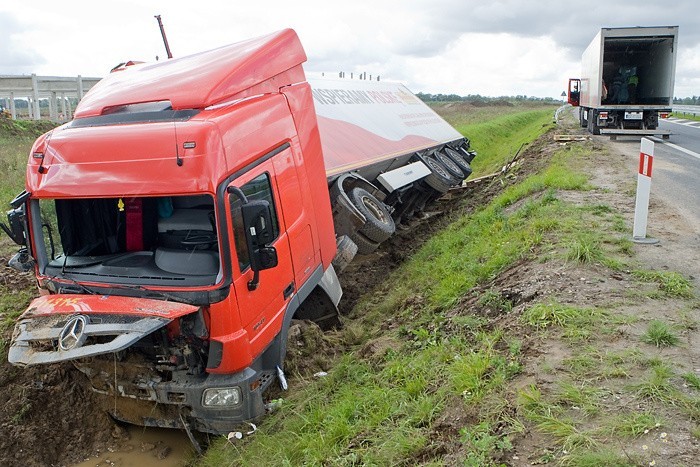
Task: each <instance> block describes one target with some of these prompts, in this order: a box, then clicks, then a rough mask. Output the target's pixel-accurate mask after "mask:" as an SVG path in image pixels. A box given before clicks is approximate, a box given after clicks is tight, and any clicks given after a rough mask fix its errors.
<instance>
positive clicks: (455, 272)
mask: <svg viewBox="0 0 700 467" xmlns="http://www.w3.org/2000/svg"><path fill="white" fill-rule="evenodd" d="M552 113H553V109H551V108H548V109H545V110H542V109H540V110H534V111H527V112H522V111H520V112H513V113H503V114H501V115H497V116H496V117H495V118H492V119H481V118H480V119H478V120H479V121H478V123H471V124H470V123H468V122H466V123H465V122H461V121H459V119H457V121H455V120H453V121H452V123H453V124H454V125H455V126H456V127H457V128H459V129H460V131H463V132H464V133H465V134H467V135H468V136H469V137H470V138H471V139H472V141H473V142H474V143H473V144H474V148H475V149H477V150H479V159H480V161H479V162H478V163H477V162H476V161H475V164H474V165H475V167H476V168H477V170H478V171H477V173H476V174H475V175H477V176H478V175H481V174H484V173H488V172H489V171H491V170H492V169H494V168H500V167H501V166H502V165H503V163H504V162H505V161H507V160H509V159H510V157H512V154H513V153H514V152H515V150H517V148H518V147H519V146H520V145H521V144H522V143H523V142H527V141H532V140H534V139H535V138H536V137H537V136H539V135H540V134H541V133H542V132H543V131H545V130H546V129H547V128H548V123H549V122H551V118H552ZM487 138H488V139H487ZM482 140H488V141H490V143H487V142H483V143H482V142H481V141H482ZM571 158H572V155H571V154H570V153H569V152H568V151H567V152H564V153H562V154H560V155H558V156H557V157H555V160H554V162H553V164H552V165H551V166H550V167H549V168H548V169H547V170H545V171H544V172H543V173H540V174H536V175H533V176H531V177H528V178H527V179H526V180H524V181H523V182H522V183H520V184H518V185H515V186H511V187H510V188H508V189H507V190H505V191H504V192H503V193H502V194H501V195H500V196H498V197H497V198H496V199H495V200H494V201H493V202H492V203H490V204H489V205H488V206H485V207H483V208H481V209H479V210H478V211H477V212H475V213H473V214H471V215H465V216H464V217H462V218H461V219H459V220H458V221H457V222H455V223H454V224H453V225H451V226H450V227H449V228H447V229H446V230H445V231H444V232H442V233H440V234H438V235H436V236H435V237H434V238H433V239H432V240H430V241H429V242H428V243H427V244H426V245H425V246H424V247H423V248H422V249H421V250H420V251H419V253H418V254H417V255H415V257H414V258H412V259H411V260H409V261H408V262H407V263H406V264H405V265H404V266H403V267H401V268H400V270H398V271H397V272H396V273H395V274H393V275H392V276H391V277H390V278H389V279H388V280H387V281H386V282H385V283H384V284H382V285H381V286H380V287H379V290H377V291H376V293H374V294H371V296H369V297H365V298H364V300H363V301H362V302H361V303H360V304H358V306H356V308H355V309H354V311H353V312H352V314H351V317H350V318H349V319H348V320H347V323H346V326H345V329H344V330H343V331H342V332H340V334H339V335H336V336H331V337H329V338H331V339H336V340H338V341H340V342H341V343H342V345H345V346H347V347H348V348H349V349H350V351H348V352H347V353H346V354H345V355H343V356H342V357H340V358H339V359H338V360H337V361H335V362H334V363H333V366H332V368H329V371H328V373H329V374H328V376H326V377H324V378H321V379H314V378H311V379H306V380H304V379H303V378H297V379H296V381H295V383H296V386H297V387H296V388H295V389H294V390H293V391H291V392H289V393H288V394H286V395H285V401H284V403H283V404H282V408H281V409H280V410H279V412H277V413H274V414H272V415H270V416H269V417H268V418H267V419H266V421H265V422H264V423H263V425H262V426H261V427H260V429H259V431H258V432H257V433H256V434H255V436H252V437H250V438H249V439H248V440H247V442H245V443H242V444H241V445H240V446H233V445H230V444H228V443H227V442H225V441H221V442H218V443H216V444H215V445H214V446H213V447H212V448H211V449H210V450H209V452H208V453H207V456H206V457H205V458H204V460H203V462H202V463H203V464H204V465H248V464H252V463H256V464H258V465H263V464H264V465H299V464H302V463H307V464H324V463H326V464H332V465H335V464H337V465H345V464H348V465H349V464H354V465H356V464H363V465H364V464H377V465H397V464H402V463H404V464H412V463H414V461H417V460H418V458H416V456H418V457H419V458H420V460H421V461H422V462H424V461H430V460H431V458H432V457H436V458H437V457H438V455H439V453H438V452H435V453H431V451H430V446H431V443H432V439H433V438H434V437H435V436H440V435H439V434H436V430H438V427H437V425H438V421H439V420H441V419H442V418H443V417H446V416H448V413H449V412H450V411H455V410H456V412H457V413H462V414H464V413H467V412H470V413H472V414H474V415H476V413H477V412H478V408H479V407H482V406H484V404H486V405H488V406H491V407H492V409H493V413H496V414H503V416H504V417H498V416H496V417H488V416H487V417H483V418H482V417H479V418H473V416H471V415H469V416H465V420H464V421H463V423H462V424H461V425H463V428H462V431H461V433H460V434H457V435H455V434H454V433H453V434H452V435H455V436H456V437H457V438H459V441H457V443H458V444H459V443H462V442H463V443H466V444H470V445H472V448H471V451H472V453H471V454H470V459H472V460H474V461H475V462H477V463H478V462H479V459H482V460H485V459H488V458H489V456H490V455H491V454H492V451H498V450H503V449H508V443H509V440H508V436H507V433H506V434H505V435H493V434H492V431H493V430H492V429H493V427H494V426H495V424H497V423H506V424H507V425H508V426H509V427H510V428H509V429H508V430H506V432H509V431H517V430H520V429H522V425H521V424H520V422H517V421H516V420H515V419H512V418H510V417H505V412H501V411H499V409H498V407H499V406H503V404H504V403H505V400H504V398H503V392H504V391H506V389H507V383H508V381H510V380H511V379H512V378H513V377H515V376H516V375H517V374H518V373H519V371H520V368H521V363H520V362H519V357H520V356H519V352H520V350H519V349H520V343H519V341H518V340H517V338H513V337H512V336H509V335H508V334H507V333H506V332H504V331H503V330H500V329H488V327H486V326H485V325H486V321H485V320H484V319H483V318H481V317H479V316H472V315H470V314H469V313H468V312H466V313H462V312H455V307H458V303H459V301H460V300H461V299H462V298H463V297H464V296H465V294H467V293H468V292H469V290H471V289H472V288H473V287H474V286H475V285H477V284H481V283H484V282H486V281H488V280H489V279H491V278H493V277H494V276H495V275H496V274H497V273H498V272H499V271H501V270H503V269H504V268H505V267H507V266H508V265H510V264H513V263H514V262H516V261H518V260H519V259H521V258H524V257H529V256H531V255H532V253H531V252H532V251H533V249H540V248H543V247H544V246H543V245H544V244H545V243H546V242H547V240H546V238H547V237H549V236H550V234H551V232H552V231H561V232H568V233H569V234H572V233H573V232H574V231H576V228H575V226H574V225H572V224H573V223H574V222H575V219H576V217H577V215H576V214H572V213H570V212H569V211H570V208H569V207H567V206H565V205H564V204H563V203H560V202H558V201H557V199H556V196H555V195H554V194H553V191H552V190H554V189H580V188H583V187H585V184H586V180H585V177H583V176H581V175H578V174H576V173H574V172H572V171H571V170H570V169H568V168H567V166H566V162H567V161H569V160H570V159H571ZM533 193H546V195H544V196H541V197H540V198H539V199H533V200H532V201H529V202H527V203H525V204H524V205H523V206H522V207H520V208H519V209H517V210H516V211H515V212H512V213H506V212H505V209H504V208H505V207H507V206H509V205H512V204H514V203H515V202H517V201H518V200H521V199H524V198H526V197H528V196H530V195H532V194H533ZM484 297H485V298H484V300H488V299H489V295H488V294H485V295H484ZM491 299H493V300H496V297H491ZM387 322H391V323H392V324H391V325H390V326H387ZM387 327H388V329H387ZM373 348H377V349H382V351H369V355H367V354H368V350H367V349H373ZM502 408H504V407H502ZM470 420H471V422H475V423H470ZM477 420H480V421H477Z"/></svg>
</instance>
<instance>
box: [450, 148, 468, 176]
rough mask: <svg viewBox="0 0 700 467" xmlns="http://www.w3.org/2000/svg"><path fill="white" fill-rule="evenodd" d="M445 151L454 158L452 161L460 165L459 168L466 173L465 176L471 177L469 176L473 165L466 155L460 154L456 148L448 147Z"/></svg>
mask: <svg viewBox="0 0 700 467" xmlns="http://www.w3.org/2000/svg"><path fill="white" fill-rule="evenodd" d="M445 152H446V153H447V156H448V157H449V158H450V159H452V161H453V162H454V163H455V164H457V165H458V166H459V168H460V169H461V170H462V173H463V174H464V178H469V176H470V175H471V174H472V166H471V165H469V162H467V161H466V160H465V159H464V157H462V156H460V155H459V153H458V152H457V151H455V150H454V149H450V148H446V149H445Z"/></svg>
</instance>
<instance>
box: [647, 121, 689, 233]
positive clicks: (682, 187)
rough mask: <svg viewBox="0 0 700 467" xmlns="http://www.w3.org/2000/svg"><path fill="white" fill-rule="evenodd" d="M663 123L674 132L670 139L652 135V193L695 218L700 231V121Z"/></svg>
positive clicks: (663, 126)
mask: <svg viewBox="0 0 700 467" xmlns="http://www.w3.org/2000/svg"><path fill="white" fill-rule="evenodd" d="M682 122H687V123H682ZM660 126H661V128H663V129H668V130H671V132H672V134H671V137H670V138H669V139H668V140H662V139H660V138H652V140H653V141H654V152H655V154H654V170H653V172H652V193H656V194H658V195H659V196H660V197H661V198H663V199H664V200H665V201H666V202H669V203H671V204H674V205H676V206H677V207H678V208H679V209H680V210H681V211H682V212H683V213H684V215H685V217H687V218H688V219H693V224H694V225H695V226H698V233H699V234H700V122H691V121H689V120H684V121H680V120H675V119H674V120H669V121H662V122H661V125H660Z"/></svg>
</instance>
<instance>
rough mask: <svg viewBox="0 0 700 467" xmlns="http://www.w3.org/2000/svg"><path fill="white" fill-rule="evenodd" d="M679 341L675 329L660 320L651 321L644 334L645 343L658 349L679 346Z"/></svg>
mask: <svg viewBox="0 0 700 467" xmlns="http://www.w3.org/2000/svg"><path fill="white" fill-rule="evenodd" d="M679 340H680V339H679V338H678V336H677V335H676V333H675V332H674V331H673V329H671V327H670V326H669V325H668V324H667V323H665V322H663V321H659V320H653V321H651V322H650V323H649V326H648V327H647V330H646V332H645V333H644V334H642V341H643V342H646V343H647V344H651V345H655V346H656V347H671V346H674V345H676V344H678V341H679Z"/></svg>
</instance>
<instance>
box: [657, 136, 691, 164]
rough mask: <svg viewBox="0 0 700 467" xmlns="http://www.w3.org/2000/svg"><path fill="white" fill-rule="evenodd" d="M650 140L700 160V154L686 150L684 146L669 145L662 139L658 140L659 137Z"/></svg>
mask: <svg viewBox="0 0 700 467" xmlns="http://www.w3.org/2000/svg"><path fill="white" fill-rule="evenodd" d="M649 139H651V140H653V141H654V142H656V143H661V144H665V145H666V146H668V147H670V148H673V149H675V150H676V151H680V152H683V153H685V154H688V155H689V156H693V157H695V158H696V159H700V154H698V153H697V152H695V151H691V150H690V149H686V148H684V147H682V146H678V145H677V144H673V143H669V142H668V141H664V140H662V139H660V138H657V137H655V136H651V137H649Z"/></svg>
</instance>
